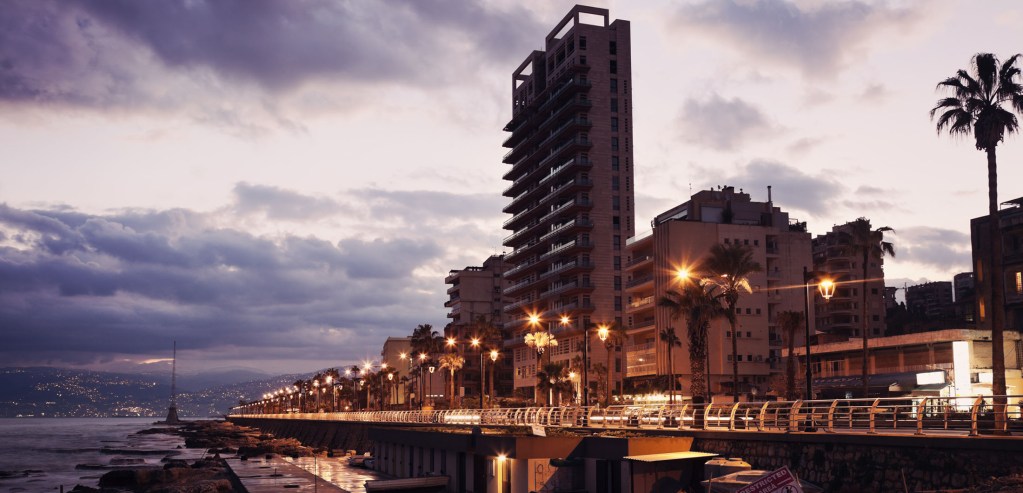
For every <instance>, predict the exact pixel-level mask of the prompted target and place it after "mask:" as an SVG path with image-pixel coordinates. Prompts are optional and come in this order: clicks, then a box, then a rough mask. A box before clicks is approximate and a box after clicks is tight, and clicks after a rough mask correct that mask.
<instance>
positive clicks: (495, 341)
mask: <svg viewBox="0 0 1023 493" xmlns="http://www.w3.org/2000/svg"><path fill="white" fill-rule="evenodd" d="M472 329H473V332H474V333H475V334H476V337H478V338H479V339H480V342H481V343H482V345H481V346H480V351H485V350H486V348H488V347H489V348H495V349H496V348H499V347H501V345H502V343H503V337H502V335H501V329H499V328H497V326H496V325H494V323H493V322H492V321H491V320H490V319H489V318H487V316H486V315H480V316H479V317H477V318H476V320H475V321H474V322H473V324H472ZM495 366H497V362H496V361H491V365H490V400H491V402H494V399H495V398H496V395H495V394H494V367H495ZM482 397H483V369H482V368H480V398H482Z"/></svg>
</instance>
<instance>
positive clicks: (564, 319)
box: [561, 315, 572, 325]
mask: <svg viewBox="0 0 1023 493" xmlns="http://www.w3.org/2000/svg"><path fill="white" fill-rule="evenodd" d="M571 321H572V319H570V318H568V315H562V316H561V325H568V323H569V322H571Z"/></svg>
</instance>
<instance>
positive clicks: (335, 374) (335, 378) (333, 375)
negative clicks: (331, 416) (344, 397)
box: [323, 368, 341, 412]
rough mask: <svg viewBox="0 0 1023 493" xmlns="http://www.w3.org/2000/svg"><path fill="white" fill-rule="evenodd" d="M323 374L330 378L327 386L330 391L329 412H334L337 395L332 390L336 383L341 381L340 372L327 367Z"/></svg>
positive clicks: (334, 388) (335, 387)
mask: <svg viewBox="0 0 1023 493" xmlns="http://www.w3.org/2000/svg"><path fill="white" fill-rule="evenodd" d="M323 375H324V377H327V378H328V379H329V380H330V385H329V386H328V387H329V389H328V392H330V401H329V402H330V412H336V411H337V396H335V395H334V391H335V390H336V389H337V385H338V384H339V383H341V372H339V371H338V370H337V368H327V370H326V371H324V372H323Z"/></svg>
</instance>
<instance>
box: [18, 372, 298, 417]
mask: <svg viewBox="0 0 1023 493" xmlns="http://www.w3.org/2000/svg"><path fill="white" fill-rule="evenodd" d="M211 373H213V374H214V375H215V376H207V377H202V378H195V379H194V380H191V381H190V380H189V378H188V377H187V376H179V377H178V395H177V406H178V414H179V415H181V416H183V417H188V416H197V417H205V416H216V415H221V414H224V413H226V412H227V411H228V410H230V409H231V407H233V406H236V405H238V402H239V399H246V400H251V399H256V398H258V397H260V396H262V395H263V394H264V393H265V392H269V391H272V390H275V389H279V388H281V387H283V386H285V385H290V384H292V383H293V382H294V381H295V380H298V379H300V378H303V379H304V378H310V376H311V374H294V375H279V376H273V377H267V376H265V375H259V373H258V372H254V371H251V370H246V369H230V370H225V371H221V372H216V371H214V372H211ZM252 374H256V375H257V376H258V378H256V379H253V380H250V381H246V382H242V383H229V384H226V385H225V384H215V385H212V386H202V385H201V384H202V383H203V382H216V381H217V380H218V379H219V380H220V381H231V380H232V379H235V381H236V382H237V380H236V379H240V378H243V377H245V376H251V375H252ZM193 385H195V387H193ZM188 387H191V388H192V389H196V388H198V389H199V390H185V389H186V388H188ZM170 395H171V389H170V378H169V375H164V374H159V375H154V374H128V373H109V372H95V371H86V370H71V369H60V368H46V367H34V368H0V417H2V418H11V417H17V416H47V417H106V416H153V417H162V416H166V415H167V406H168V404H169V402H170Z"/></svg>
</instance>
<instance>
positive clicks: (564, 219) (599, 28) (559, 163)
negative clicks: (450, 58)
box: [504, 5, 634, 395]
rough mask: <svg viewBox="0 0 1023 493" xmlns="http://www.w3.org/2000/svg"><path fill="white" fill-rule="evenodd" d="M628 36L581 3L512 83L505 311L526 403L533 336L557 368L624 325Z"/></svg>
mask: <svg viewBox="0 0 1023 493" xmlns="http://www.w3.org/2000/svg"><path fill="white" fill-rule="evenodd" d="M629 33H630V29H629V22H628V21H624V20H615V21H614V22H610V20H609V16H608V11H607V10H606V9H600V8H592V7H586V6H580V5H576V6H575V7H573V8H572V10H571V11H570V12H569V13H568V15H566V16H565V18H564V19H562V20H561V22H559V23H558V25H557V26H556V27H555V28H554V30H553V31H551V32H550V34H549V35H548V36H547V37H546V39H545V43H544V49H543V50H538V51H533V52H532V53H530V54H529V56H527V57H526V59H525V60H524V61H523V62H522V64H521V65H519V67H518V68H516V69H515V71H514V72H513V74H512V118H511V120H510V121H509V122H508V124H507V125H506V126H505V128H504V130H505V131H507V132H509V133H510V135H509V136H508V139H507V140H506V141H505V142H504V147H507V148H509V149H510V150H509V151H508V153H507V154H506V155H505V156H504V163H506V164H507V165H508V167H507V168H506V171H505V173H504V179H505V180H508V182H509V185H508V188H507V189H505V191H504V196H506V197H508V198H509V199H510V202H509V203H508V205H507V206H506V207H505V208H504V212H506V213H508V214H510V215H511V217H510V218H508V220H507V221H505V223H504V229H507V230H508V231H509V235H508V236H507V237H506V238H505V239H504V246H505V247H507V248H509V249H510V250H511V251H510V253H508V254H507V255H506V257H505V260H506V261H507V262H508V263H510V264H511V265H512V267H511V268H510V269H509V270H508V271H506V272H505V274H504V276H505V279H506V280H507V281H508V282H509V286H508V287H506V288H505V290H504V294H505V295H507V296H509V297H510V298H511V300H512V302H511V303H509V304H507V305H505V307H504V313H505V315H506V316H507V317H508V322H507V323H506V324H505V327H506V328H507V329H509V330H510V331H512V334H513V336H512V337H511V338H510V339H509V340H508V341H507V342H508V347H510V348H511V349H512V352H513V355H514V364H515V387H516V388H517V389H521V390H522V394H524V395H532V394H531V388H532V387H533V386H534V383H535V374H536V371H537V369H538V366H539V365H538V361H537V353H536V351H534V350H533V349H532V348H530V347H527V346H526V345H525V343H524V340H523V336H524V335H525V334H526V333H528V332H530V331H535V330H547V329H549V330H551V331H552V332H553V334H554V336H555V337H556V338H557V339H558V340H559V345H558V346H557V347H555V348H552V350H551V351H550V355H551V357H552V361H555V362H558V361H562V362H565V361H569V360H571V359H572V358H573V357H574V356H577V355H581V353H582V341H583V331H584V330H589V329H592V328H593V327H595V326H596V325H597V324H600V323H612V322H614V321H616V320H621V318H622V316H623V306H624V305H623V299H622V277H621V276H622V274H621V268H622V257H623V255H624V243H625V239H626V238H629V237H631V236H632V235H633V230H634V229H633V228H634V226H633V217H634V212H633V188H632V187H633V160H632V143H633V139H632V130H633V129H632V63H631V57H630V53H631V45H630V34H629ZM531 314H535V315H536V316H538V317H539V318H540V320H541V322H540V323H539V324H538V326H537V327H531V326H530V325H529V324H528V323H527V318H528V316H529V315H531ZM562 316H566V317H568V318H569V320H570V321H569V323H568V324H565V325H562V324H560V323H559V320H560V318H561V317H562ZM590 333H591V334H592V331H590ZM594 339H595V337H594ZM590 349H591V351H590V352H589V354H590V360H591V361H593V362H595V363H596V362H601V361H605V359H604V358H605V355H606V352H605V350H604V346H603V345H602V344H599V343H597V342H593V343H592V344H591V345H590ZM544 358H545V359H546V356H544ZM589 376H590V381H591V382H596V381H597V380H596V378H595V376H594V375H593V374H592V372H591V374H590V375H589ZM591 385H592V384H591Z"/></svg>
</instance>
